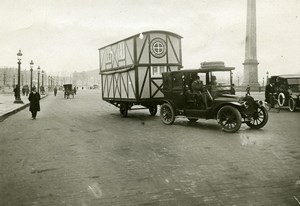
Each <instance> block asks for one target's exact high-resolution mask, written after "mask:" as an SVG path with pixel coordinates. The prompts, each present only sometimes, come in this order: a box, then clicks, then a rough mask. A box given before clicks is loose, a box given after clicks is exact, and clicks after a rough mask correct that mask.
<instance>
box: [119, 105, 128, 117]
mask: <svg viewBox="0 0 300 206" xmlns="http://www.w3.org/2000/svg"><path fill="white" fill-rule="evenodd" d="M120 114H121V115H122V117H127V115H128V105H127V104H126V103H121V105H120Z"/></svg>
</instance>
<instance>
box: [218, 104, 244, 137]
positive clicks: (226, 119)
mask: <svg viewBox="0 0 300 206" xmlns="http://www.w3.org/2000/svg"><path fill="white" fill-rule="evenodd" d="M217 120H218V123H219V124H220V125H221V127H222V130H223V131H224V132H236V131H238V130H239V129H240V127H241V125H242V117H241V113H240V112H239V110H238V109H236V108H234V107H232V106H223V107H222V108H221V109H220V110H219V111H218V114H217Z"/></svg>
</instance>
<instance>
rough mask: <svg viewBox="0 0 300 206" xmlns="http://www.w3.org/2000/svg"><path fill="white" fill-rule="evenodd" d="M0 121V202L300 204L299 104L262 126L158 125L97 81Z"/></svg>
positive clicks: (156, 118) (273, 115)
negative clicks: (115, 100) (108, 98)
mask: <svg viewBox="0 0 300 206" xmlns="http://www.w3.org/2000/svg"><path fill="white" fill-rule="evenodd" d="M30 117H31V114H30V112H29V111H28V108H26V109H24V110H22V111H20V112H18V113H16V114H14V115H13V116H10V117H9V118H7V119H5V120H4V121H3V122H0V175H1V176H0V205H1V206H2V205H3V206H6V205H7V206H9V205H13V206H14V205H74V206H77V205H80V206H93V205H109V206H110V205H130V206H131V205H172V206H174V205H178V206H182V205H188V206H189V205H270V206H271V205H272V206H273V205H300V150H299V145H300V138H299V133H300V127H299V121H300V111H299V110H298V111H297V112H294V113H292V112H289V111H287V110H283V111H281V112H280V113H275V112H272V111H271V112H270V113H269V122H268V124H267V125H266V126H265V127H264V128H263V129H261V130H252V129H249V128H248V127H247V126H246V125H243V126H242V128H241V130H240V131H239V132H238V133H234V134H228V133H224V132H222V130H221V128H220V127H219V126H218V125H217V123H216V121H213V120H209V121H205V120H199V121H198V122H196V123H190V122H188V121H187V120H186V119H177V120H176V121H175V123H174V125H171V126H169V125H164V124H163V123H162V122H161V121H160V118H159V115H158V114H157V115H156V116H154V117H152V116H150V114H149V112H148V110H135V111H129V115H128V118H122V117H121V116H120V114H119V110H118V109H117V108H116V107H114V106H112V105H110V104H108V103H106V102H103V101H102V100H101V94H100V90H79V91H78V94H77V95H76V96H75V98H74V99H64V98H63V94H62V92H59V93H58V96H56V97H54V96H53V95H50V96H48V97H46V98H44V99H43V100H41V112H39V113H38V115H37V119H36V120H31V118H30Z"/></svg>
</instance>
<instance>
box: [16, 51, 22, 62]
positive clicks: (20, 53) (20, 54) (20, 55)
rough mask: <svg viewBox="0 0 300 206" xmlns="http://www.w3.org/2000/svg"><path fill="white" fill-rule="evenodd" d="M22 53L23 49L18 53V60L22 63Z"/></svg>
mask: <svg viewBox="0 0 300 206" xmlns="http://www.w3.org/2000/svg"><path fill="white" fill-rule="evenodd" d="M22 55H23V54H22V52H21V49H19V52H18V53H17V56H18V60H19V61H21V59H22Z"/></svg>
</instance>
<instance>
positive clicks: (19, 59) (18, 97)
mask: <svg viewBox="0 0 300 206" xmlns="http://www.w3.org/2000/svg"><path fill="white" fill-rule="evenodd" d="M22 55H23V54H22V52H21V49H20V50H19V52H18V53H17V56H18V85H17V87H16V89H17V96H16V100H15V101H14V103H18V104H23V101H22V100H21V95H20V73H21V58H22Z"/></svg>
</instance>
